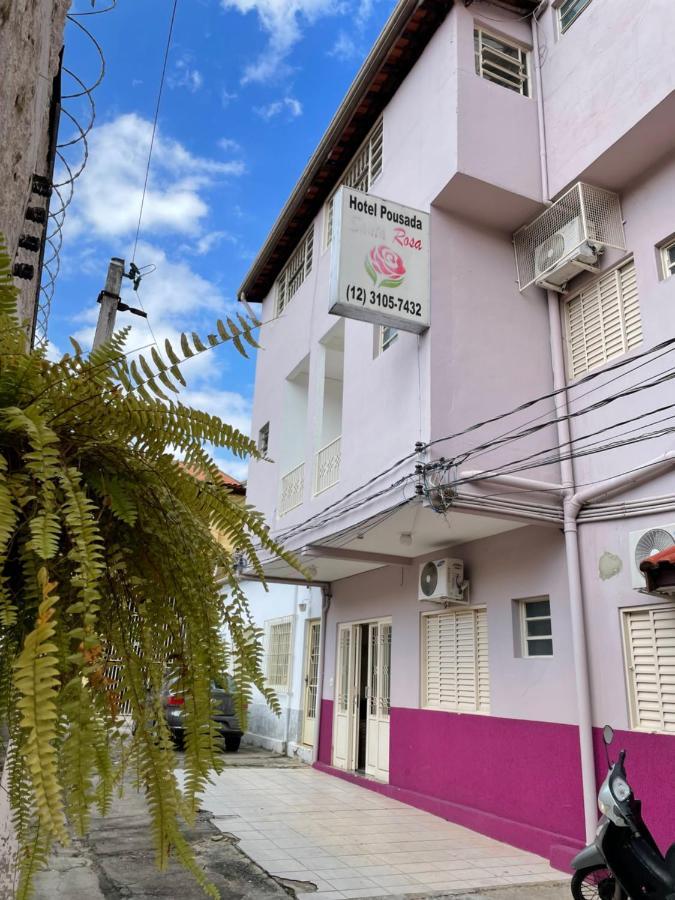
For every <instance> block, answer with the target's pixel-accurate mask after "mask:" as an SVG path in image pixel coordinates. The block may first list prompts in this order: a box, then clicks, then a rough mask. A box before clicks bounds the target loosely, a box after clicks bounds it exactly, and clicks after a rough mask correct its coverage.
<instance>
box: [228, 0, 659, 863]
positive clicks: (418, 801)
mask: <svg viewBox="0 0 675 900" xmlns="http://www.w3.org/2000/svg"><path fill="white" fill-rule="evenodd" d="M670 5H671V4H670V0H650V2H649V4H639V3H634V2H632V0H553V2H548V0H543V2H542V3H540V4H539V5H537V3H535V2H530V0H516V2H513V3H510V2H506V0H500V2H496V0H495V2H487V0H474V2H470V0H469V2H466V0H465V2H454V3H453V2H452V0H400V2H399V3H398V4H397V6H396V8H395V10H394V12H393V13H392V16H391V18H390V20H389V22H388V23H387V25H386V26H385V28H384V31H383V32H382V34H381V36H380V38H379V39H378V41H377V43H376V45H375V46H374V47H373V49H372V51H371V53H370V55H369V56H368V58H367V59H366V61H365V62H364V64H363V66H362V68H361V70H360V72H359V73H358V75H357V77H356V79H355V81H354V83H353V85H352V87H351V88H350V90H349V92H348V94H347V96H346V97H345V99H344V101H343V103H342V105H341V107H340V109H339V110H338V111H337V113H336V114H335V117H334V119H333V120H332V122H331V124H330V126H329V128H328V130H327V132H326V134H325V135H324V137H323V138H322V140H321V142H320V144H319V146H318V148H317V150H316V152H315V153H314V155H313V156H312V158H311V159H310V161H309V162H308V164H307V167H306V169H305V171H304V173H303V175H302V176H301V178H300V180H299V181H298V184H297V185H296V187H295V188H294V190H293V193H292V194H291V196H290V198H289V199H288V201H287V203H286V205H285V207H284V209H283V210H282V212H281V213H280V215H279V218H278V220H277V222H276V223H275V225H274V227H273V228H272V230H271V232H270V235H269V237H268V238H267V241H266V243H265V244H264V246H263V247H262V249H261V250H260V253H259V255H258V257H257V258H256V260H255V261H254V263H253V265H252V267H251V269H250V271H249V273H248V275H247V276H246V279H245V281H244V283H243V285H242V289H241V291H242V299H244V300H246V301H247V302H249V303H260V304H262V315H261V318H262V320H263V321H264V322H266V323H267V324H266V325H265V326H264V328H263V330H262V342H263V344H264V348H265V352H264V353H260V354H259V356H258V363H257V372H256V386H255V403H254V433H255V434H256V435H260V439H261V441H263V442H264V444H265V446H266V447H268V451H267V452H268V455H269V457H270V460H272V462H259V463H256V464H253V465H252V467H251V472H250V480H249V486H248V496H249V499H250V500H251V502H252V503H253V504H254V505H255V506H257V507H258V508H259V509H261V510H262V511H263V512H264V514H265V516H266V518H267V520H268V521H269V522H270V524H271V527H272V530H273V532H274V533H275V535H276V536H277V537H279V538H281V539H282V540H283V541H284V542H285V544H286V546H287V547H289V548H291V549H293V550H294V551H296V552H297V554H298V556H299V557H300V558H301V559H302V561H303V563H304V564H305V566H307V567H308V569H309V571H310V573H311V574H312V578H313V580H314V582H315V583H317V584H320V585H322V586H323V587H324V612H323V616H322V651H321V658H320V664H319V680H320V690H319V698H320V708H319V709H318V710H317V712H318V716H317V718H318V719H319V721H320V725H319V728H318V732H317V738H318V741H317V742H316V743H317V747H316V758H317V762H316V765H318V766H320V767H321V768H322V769H324V770H326V771H330V772H333V773H334V774H336V775H341V776H342V777H348V778H353V779H357V780H358V781H360V782H361V783H362V784H363V786H364V787H366V788H370V789H376V790H381V791H384V792H387V793H389V794H391V795H392V796H396V797H398V798H399V799H402V800H405V801H406V802H409V803H411V804H413V805H415V806H418V807H420V808H423V809H427V810H430V811H432V812H434V813H437V814H438V815H441V816H443V817H445V818H447V819H451V820H453V821H456V822H459V823H461V824H465V825H469V826H470V827H472V828H475V829H477V830H479V831H483V832H485V833H487V834H490V835H493V836H495V837H498V838H500V839H502V840H505V841H508V842H510V843H512V844H514V845H517V846H519V847H523V848H525V849H528V850H533V851H536V852H539V853H542V854H544V855H546V856H548V857H549V858H550V859H551V860H552V861H553V863H554V864H557V865H560V866H564V865H565V864H566V863H567V862H568V861H569V858H570V856H571V854H572V852H573V851H574V850H575V848H577V847H579V845H580V844H581V843H582V842H584V840H585V838H586V834H587V832H588V831H589V830H591V829H593V828H594V824H595V821H596V818H597V813H596V770H597V773H598V774H599V773H600V772H601V771H602V769H603V766H604V755H603V754H602V752H601V751H600V749H599V742H598V734H599V729H600V728H601V727H602V725H603V724H605V723H606V722H610V723H611V724H612V725H613V726H614V727H615V728H616V729H617V731H618V734H619V739H620V742H621V744H622V745H623V746H625V747H626V748H627V750H628V751H629V757H628V762H629V765H630V773H631V779H632V781H633V782H634V784H635V787H636V790H637V792H638V793H639V795H640V796H641V797H642V799H643V801H644V804H645V814H646V817H647V819H648V821H649V822H650V823H653V824H654V828H655V833H656V835H657V837H658V839H659V840H660V841H661V842H662V843H666V841H668V842H669V841H672V839H673V838H674V837H675V803H673V797H672V788H673V785H674V784H675V602H674V600H673V599H672V598H670V599H669V597H668V596H667V595H664V596H661V595H648V594H646V593H644V592H640V590H639V588H641V587H642V588H643V587H644V581H643V579H642V576H641V575H640V573H639V570H638V569H637V562H639V560H640V559H641V558H642V557H643V556H646V555H648V554H650V553H651V552H652V551H653V550H655V549H663V548H664V547H665V546H666V545H668V544H669V543H671V544H672V543H673V542H675V449H674V448H675V437H674V436H673V423H674V422H675V416H674V413H675V410H674V408H673V407H674V406H675V403H674V398H675V392H674V391H673V386H672V385H673V382H672V378H673V375H674V374H675V367H674V364H675V355H674V353H675V278H674V277H673V275H674V274H675V206H674V204H673V198H674V197H675V38H674V37H673V33H672V29H670V28H668V27H667V25H666V23H667V21H668V12H669V11H670ZM523 10H526V11H527V14H524V12H523ZM343 184H346V185H347V186H349V187H353V188H357V189H359V190H362V191H365V192H368V193H370V194H371V195H373V196H374V197H377V198H383V199H384V200H386V201H390V202H393V203H399V204H405V205H407V206H410V207H413V208H415V209H418V210H421V211H423V212H425V213H428V214H430V241H431V251H430V322H431V324H430V327H429V328H428V330H426V331H424V332H423V333H422V334H419V335H418V334H413V333H410V332H407V331H403V330H400V331H396V330H394V328H392V327H391V325H387V326H382V325H381V324H378V323H372V322H365V321H357V320H355V319H351V318H343V317H339V316H335V315H330V314H329V311H328V309H329V300H328V291H329V270H330V266H331V256H332V253H333V252H334V247H333V241H332V233H333V232H332V219H333V217H334V212H335V205H334V202H333V200H334V195H335V191H336V190H337V189H338V188H339V187H340V185H343ZM514 236H515V237H514ZM514 246H515V249H516V253H515V254H514ZM443 560H456V561H460V563H461V565H459V564H458V563H452V562H451V563H442V564H441V565H436V563H437V562H438V561H443ZM428 562H432V563H433V565H432V566H431V567H427V568H425V564H426V563H428ZM453 566H454V567H455V569H454V571H452V572H451V573H450V574H451V576H452V577H450V578H449V579H448V578H447V574H448V570H449V569H452V567H453ZM266 570H267V572H268V573H269V574H270V576H272V577H274V578H278V579H286V580H291V581H292V580H293V579H294V578H297V573H295V572H294V571H293V570H292V569H290V568H289V567H288V566H287V565H286V564H285V563H284V562H283V561H281V560H274V559H271V560H268V561H267V563H266ZM446 581H447V582H448V583H447V584H446ZM420 596H422V597H423V598H424V597H425V596H430V598H431V599H422V600H420V599H419V598H420ZM664 788H665V789H664Z"/></svg>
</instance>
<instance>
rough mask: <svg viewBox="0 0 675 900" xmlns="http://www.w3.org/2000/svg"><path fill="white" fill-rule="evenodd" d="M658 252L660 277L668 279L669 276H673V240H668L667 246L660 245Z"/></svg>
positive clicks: (674, 257) (674, 262) (674, 259)
mask: <svg viewBox="0 0 675 900" xmlns="http://www.w3.org/2000/svg"><path fill="white" fill-rule="evenodd" d="M660 250H661V265H662V267H663V272H662V277H663V278H670V277H671V275H675V239H672V240H669V241H668V243H667V244H662V245H661V247H660Z"/></svg>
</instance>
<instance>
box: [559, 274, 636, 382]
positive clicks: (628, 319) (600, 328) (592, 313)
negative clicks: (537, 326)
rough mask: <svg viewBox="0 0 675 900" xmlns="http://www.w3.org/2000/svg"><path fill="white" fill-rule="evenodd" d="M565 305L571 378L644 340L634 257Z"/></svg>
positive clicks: (588, 370)
mask: <svg viewBox="0 0 675 900" xmlns="http://www.w3.org/2000/svg"><path fill="white" fill-rule="evenodd" d="M565 309H566V326H567V346H568V369H569V376H570V378H578V377H579V376H580V375H584V374H585V373H586V372H590V371H591V370H592V369H595V368H597V367H598V366H601V365H602V364H603V363H605V362H606V361H607V360H609V359H613V358H614V357H615V356H621V354H623V353H626V352H627V351H628V350H631V349H632V348H633V347H636V346H637V345H638V344H641V343H642V322H641V319H640V302H639V298H638V293H637V280H636V275H635V263H634V262H633V260H630V261H629V262H627V263H624V265H622V266H619V268H617V269H614V270H613V271H611V272H608V273H607V275H603V276H602V278H598V279H597V281H594V282H592V283H591V284H589V285H587V286H586V287H585V288H584V289H583V290H582V291H580V292H579V293H578V294H577V295H576V296H575V297H572V299H571V300H570V301H569V302H568V303H567V304H566V308H565Z"/></svg>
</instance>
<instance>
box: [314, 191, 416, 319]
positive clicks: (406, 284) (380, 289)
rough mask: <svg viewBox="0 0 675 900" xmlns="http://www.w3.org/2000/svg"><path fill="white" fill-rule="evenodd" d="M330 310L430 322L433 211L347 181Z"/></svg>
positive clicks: (338, 202)
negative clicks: (376, 194) (350, 185)
mask: <svg viewBox="0 0 675 900" xmlns="http://www.w3.org/2000/svg"><path fill="white" fill-rule="evenodd" d="M331 254H332V255H331V271H330V312H331V313H333V314H334V315H336V316H346V317H347V318H349V319H362V320H363V321H365V322H376V323H379V324H381V325H391V326H392V327H393V328H399V329H401V330H403V331H413V332H415V333H417V334H419V333H420V332H422V331H425V330H426V329H427V328H428V327H429V214H428V213H424V212H420V210H417V209H411V208H410V207H409V206H401V205H400V204H398V203H391V202H390V201H389V200H382V199H380V198H379V197H373V196H372V195H371V194H364V193H363V192H362V191H356V190H354V189H353V188H348V187H342V188H340V190H339V191H338V193H337V194H336V196H335V200H334V205H333V235H332V244H331Z"/></svg>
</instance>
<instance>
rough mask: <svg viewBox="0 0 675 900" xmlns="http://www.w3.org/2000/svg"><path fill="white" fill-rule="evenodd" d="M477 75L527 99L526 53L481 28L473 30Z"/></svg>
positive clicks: (521, 48)
mask: <svg viewBox="0 0 675 900" xmlns="http://www.w3.org/2000/svg"><path fill="white" fill-rule="evenodd" d="M473 42H474V56H475V59H476V74H477V75H480V76H481V78H486V79H487V80H488V81H494V83H495V84H501V86H502V87H505V88H508V89H509V90H511V91H516V92H517V93H518V94H523V96H525V97H529V96H530V79H529V73H528V52H527V50H525V49H524V48H523V47H521V46H520V45H519V44H515V43H514V44H512V43H510V42H509V41H505V40H504V39H503V38H498V37H496V36H495V35H493V34H490V33H489V32H488V31H484V30H483V29H482V28H474V31H473Z"/></svg>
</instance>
